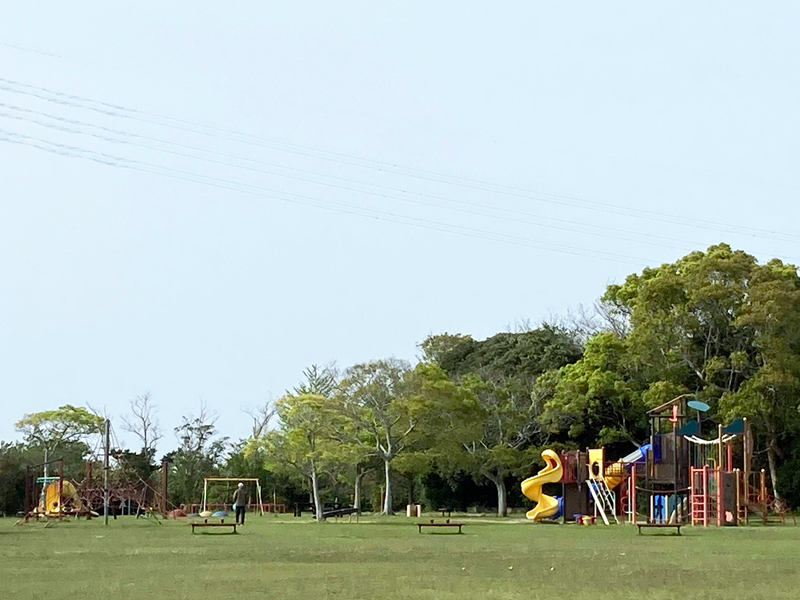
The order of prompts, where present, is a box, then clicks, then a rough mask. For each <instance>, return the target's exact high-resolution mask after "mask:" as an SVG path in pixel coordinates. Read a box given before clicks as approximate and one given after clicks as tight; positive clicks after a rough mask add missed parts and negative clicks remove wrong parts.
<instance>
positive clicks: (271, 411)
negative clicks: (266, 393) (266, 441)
mask: <svg viewBox="0 0 800 600" xmlns="http://www.w3.org/2000/svg"><path fill="white" fill-rule="evenodd" d="M242 412H244V413H246V414H248V415H250V418H251V419H252V420H253V426H252V427H253V430H252V438H253V439H254V440H257V439H259V438H261V436H263V435H264V434H265V433H266V432H267V430H268V428H269V424H270V421H272V419H273V417H274V416H275V413H276V409H275V402H274V401H273V400H272V399H271V398H270V399H268V400H265V401H264V403H263V404H261V405H259V406H256V407H253V408H243V409H242Z"/></svg>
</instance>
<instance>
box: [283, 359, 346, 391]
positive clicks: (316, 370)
mask: <svg viewBox="0 0 800 600" xmlns="http://www.w3.org/2000/svg"><path fill="white" fill-rule="evenodd" d="M303 377H304V378H305V380H304V381H301V382H300V383H299V384H298V385H297V387H295V388H294V393H295V395H297V396H302V395H304V394H318V395H320V396H324V397H326V398H330V397H331V396H332V395H333V393H334V391H335V390H336V382H337V380H338V378H339V373H338V371H337V370H336V365H333V364H330V365H325V366H321V365H311V366H310V367H308V368H306V369H303Z"/></svg>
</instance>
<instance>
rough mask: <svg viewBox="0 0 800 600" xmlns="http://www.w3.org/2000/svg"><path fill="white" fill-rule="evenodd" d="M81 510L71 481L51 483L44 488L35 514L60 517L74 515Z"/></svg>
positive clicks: (81, 504)
mask: <svg viewBox="0 0 800 600" xmlns="http://www.w3.org/2000/svg"><path fill="white" fill-rule="evenodd" d="M59 488H60V489H59ZM82 510H83V503H82V502H81V499H80V497H79V496H78V490H76V489H75V485H74V484H73V483H72V482H71V481H61V482H59V481H53V482H50V483H49V484H48V485H47V487H46V488H45V490H44V494H43V497H42V499H41V500H40V501H39V506H38V507H37V509H36V512H37V514H40V515H45V516H61V515H65V514H75V513H78V512H81V511H82Z"/></svg>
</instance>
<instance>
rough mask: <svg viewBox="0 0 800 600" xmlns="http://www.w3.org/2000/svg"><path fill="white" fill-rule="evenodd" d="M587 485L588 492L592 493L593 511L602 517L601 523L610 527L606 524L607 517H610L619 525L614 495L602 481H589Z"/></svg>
mask: <svg viewBox="0 0 800 600" xmlns="http://www.w3.org/2000/svg"><path fill="white" fill-rule="evenodd" d="M587 483H588V484H589V491H590V492H592V498H594V507H595V510H596V511H598V512H599V513H600V516H601V517H603V523H605V524H606V525H610V523H609V522H608V515H610V516H611V517H612V518H613V519H614V522H615V523H616V524H617V525H619V519H617V500H616V498H615V497H614V493H613V492H612V491H611V490H610V489H608V486H607V485H606V482H605V481H604V480H602V479H589V480H587Z"/></svg>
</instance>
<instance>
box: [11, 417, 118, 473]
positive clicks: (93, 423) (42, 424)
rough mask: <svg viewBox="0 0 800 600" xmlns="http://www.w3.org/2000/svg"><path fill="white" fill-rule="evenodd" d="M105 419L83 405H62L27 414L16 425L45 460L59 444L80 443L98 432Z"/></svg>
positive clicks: (52, 455) (52, 456)
mask: <svg viewBox="0 0 800 600" xmlns="http://www.w3.org/2000/svg"><path fill="white" fill-rule="evenodd" d="M103 423H104V419H103V418H102V417H99V416H97V415H95V414H93V413H91V412H90V411H88V410H86V409H85V408H82V407H75V406H72V405H71V404H65V405H64V406H61V407H59V408H57V409H56V410H45V411H42V412H38V413H32V414H26V415H25V416H24V417H22V419H20V420H19V421H17V423H16V424H15V427H16V429H17V431H19V432H21V433H22V436H23V439H24V440H25V443H26V444H28V445H31V446H39V447H41V448H42V449H43V450H44V451H45V456H46V457H47V458H46V460H49V459H53V458H54V456H55V451H56V450H57V449H58V448H59V447H60V446H62V445H65V444H69V443H72V442H82V441H83V440H85V439H86V437H88V436H90V435H93V434H99V433H100V432H101V431H102V428H103Z"/></svg>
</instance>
